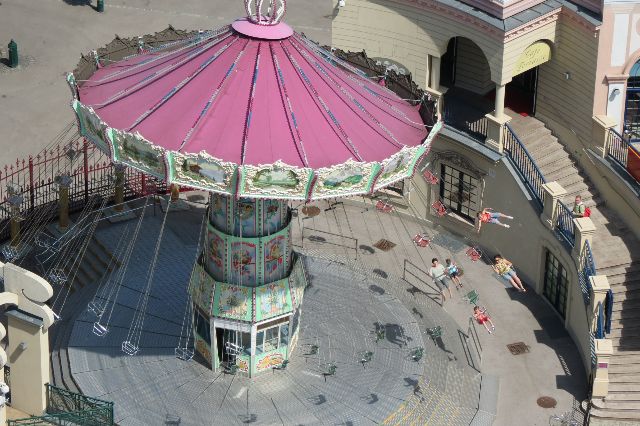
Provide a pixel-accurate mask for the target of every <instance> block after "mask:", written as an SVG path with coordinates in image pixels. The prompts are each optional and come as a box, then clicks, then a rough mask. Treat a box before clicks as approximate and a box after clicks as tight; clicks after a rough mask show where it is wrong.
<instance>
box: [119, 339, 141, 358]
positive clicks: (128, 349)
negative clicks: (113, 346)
mask: <svg viewBox="0 0 640 426" xmlns="http://www.w3.org/2000/svg"><path fill="white" fill-rule="evenodd" d="M138 351H140V348H139V347H138V346H136V345H134V344H133V343H132V342H130V341H129V340H125V341H124V342H122V352H124V353H125V354H127V355H129V356H134V355H135V354H137V353H138Z"/></svg>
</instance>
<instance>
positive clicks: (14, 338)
mask: <svg viewBox="0 0 640 426" xmlns="http://www.w3.org/2000/svg"><path fill="white" fill-rule="evenodd" d="M7 316H8V317H9V327H8V329H9V348H8V350H7V354H8V355H9V365H11V377H12V380H11V401H12V406H13V407H14V408H16V409H18V410H20V411H23V412H25V413H29V414H31V415H35V416H40V415H42V414H43V413H44V412H45V410H46V408H47V398H46V389H45V387H44V386H43V384H44V383H49V358H48V354H49V335H48V333H47V331H46V330H44V329H43V328H42V326H41V325H40V324H33V323H30V322H27V321H25V320H23V319H21V318H18V317H17V316H14V315H7ZM39 322H40V323H41V321H39ZM23 343H24V346H23V347H21V344H23Z"/></svg>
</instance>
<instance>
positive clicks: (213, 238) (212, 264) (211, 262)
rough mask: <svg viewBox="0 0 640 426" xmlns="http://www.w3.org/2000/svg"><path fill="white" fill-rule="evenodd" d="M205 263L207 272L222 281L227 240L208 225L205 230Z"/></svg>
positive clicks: (224, 271)
mask: <svg viewBox="0 0 640 426" xmlns="http://www.w3.org/2000/svg"><path fill="white" fill-rule="evenodd" d="M205 254H206V257H207V258H206V260H205V261H206V265H207V270H208V271H209V273H210V274H211V275H212V276H213V278H215V279H216V280H218V281H224V277H225V273H226V268H225V266H226V260H227V241H226V240H225V239H223V236H222V235H220V234H218V232H217V231H216V230H215V229H213V228H211V227H209V228H208V230H207V253H205Z"/></svg>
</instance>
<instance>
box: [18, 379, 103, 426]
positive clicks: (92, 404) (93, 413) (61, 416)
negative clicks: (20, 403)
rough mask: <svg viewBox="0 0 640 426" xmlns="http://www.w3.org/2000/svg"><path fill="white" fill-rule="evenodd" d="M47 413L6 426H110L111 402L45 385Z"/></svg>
mask: <svg viewBox="0 0 640 426" xmlns="http://www.w3.org/2000/svg"><path fill="white" fill-rule="evenodd" d="M45 386H46V391H47V413H46V414H45V415H43V416H37V417H36V416H34V417H29V418H24V419H17V420H9V421H8V422H7V425H8V426H25V425H82V426H112V425H113V424H114V423H113V402H109V401H103V400H101V399H97V398H91V397H89V396H85V395H82V394H79V393H75V392H71V391H68V390H66V389H62V388H59V387H57V386H53V385H50V384H46V385H45Z"/></svg>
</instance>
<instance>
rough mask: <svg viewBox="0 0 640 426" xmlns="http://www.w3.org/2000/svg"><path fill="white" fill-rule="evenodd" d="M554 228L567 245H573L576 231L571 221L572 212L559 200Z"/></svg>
mask: <svg viewBox="0 0 640 426" xmlns="http://www.w3.org/2000/svg"><path fill="white" fill-rule="evenodd" d="M556 229H557V231H558V234H560V236H561V237H562V238H563V239H564V240H565V242H566V243H567V244H569V246H571V247H573V246H574V245H575V239H576V232H575V227H574V223H573V212H572V211H571V209H570V208H569V207H567V205H566V204H564V203H563V202H561V201H559V202H558V212H557V218H556Z"/></svg>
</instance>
